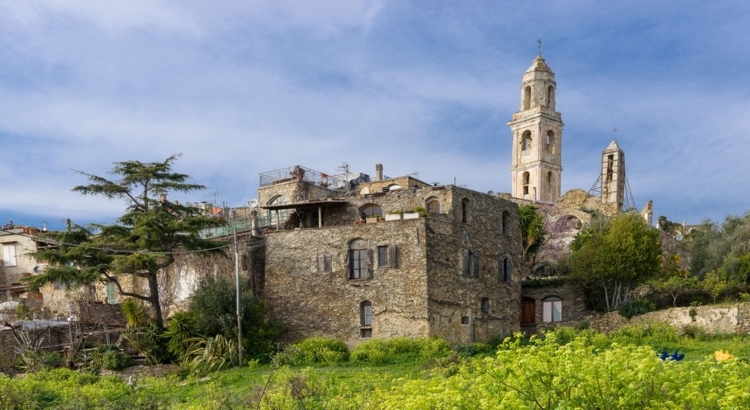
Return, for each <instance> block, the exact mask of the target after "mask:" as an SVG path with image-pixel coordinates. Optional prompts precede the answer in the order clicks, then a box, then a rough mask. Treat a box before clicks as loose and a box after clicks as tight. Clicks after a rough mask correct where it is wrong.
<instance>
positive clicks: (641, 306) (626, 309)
mask: <svg viewBox="0 0 750 410" xmlns="http://www.w3.org/2000/svg"><path fill="white" fill-rule="evenodd" d="M654 310H656V305H654V304H653V303H651V302H649V301H647V300H645V299H640V298H636V299H632V300H631V301H629V302H628V303H625V304H623V305H621V306H620V307H619V308H618V309H617V312H618V313H619V314H620V316H624V317H626V318H628V319H630V318H631V317H633V316H638V315H642V314H645V313H648V312H653V311H654Z"/></svg>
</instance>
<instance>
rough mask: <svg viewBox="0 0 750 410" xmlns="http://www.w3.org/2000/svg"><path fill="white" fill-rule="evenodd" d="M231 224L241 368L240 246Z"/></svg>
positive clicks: (235, 225)
mask: <svg viewBox="0 0 750 410" xmlns="http://www.w3.org/2000/svg"><path fill="white" fill-rule="evenodd" d="M234 222H235V221H233V224H232V231H233V233H234V280H235V285H236V287H237V295H236V298H237V353H238V354H239V359H240V366H242V309H240V244H239V241H238V240H237V224H236V223H234Z"/></svg>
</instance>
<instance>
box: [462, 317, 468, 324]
mask: <svg viewBox="0 0 750 410" xmlns="http://www.w3.org/2000/svg"><path fill="white" fill-rule="evenodd" d="M461 324H462V325H468V324H469V317H468V316H461Z"/></svg>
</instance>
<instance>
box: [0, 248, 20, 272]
mask: <svg viewBox="0 0 750 410" xmlns="http://www.w3.org/2000/svg"><path fill="white" fill-rule="evenodd" d="M2 245H3V266H8V267H15V266H18V250H17V249H16V244H15V243H14V242H11V243H4V244H2Z"/></svg>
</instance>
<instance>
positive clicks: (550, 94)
mask: <svg viewBox="0 0 750 410" xmlns="http://www.w3.org/2000/svg"><path fill="white" fill-rule="evenodd" d="M556 88H557V83H556V82H555V73H553V72H552V70H551V69H550V68H549V66H548V65H547V63H545V61H544V58H542V54H541V53H540V54H539V55H538V56H537V57H536V58H535V59H534V62H533V63H531V67H529V69H528V70H526V72H525V73H524V74H523V79H522V81H521V107H520V110H519V111H518V112H517V113H515V114H513V119H512V120H511V121H510V122H508V126H509V127H510V129H511V132H512V137H513V149H512V158H511V166H510V173H511V176H512V190H511V192H512V194H513V197H514V198H523V199H528V200H532V201H542V202H554V201H557V200H558V199H559V198H560V186H561V185H560V182H561V177H562V130H563V122H562V116H561V115H560V113H559V112H557V111H555V94H556Z"/></svg>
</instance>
